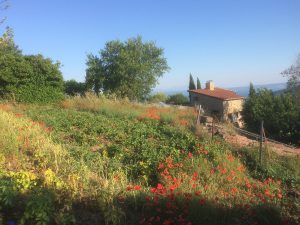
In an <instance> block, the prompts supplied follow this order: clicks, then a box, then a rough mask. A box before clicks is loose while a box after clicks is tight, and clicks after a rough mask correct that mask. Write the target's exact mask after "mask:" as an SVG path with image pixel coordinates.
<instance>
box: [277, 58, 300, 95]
mask: <svg viewBox="0 0 300 225" xmlns="http://www.w3.org/2000/svg"><path fill="white" fill-rule="evenodd" d="M281 74H282V75H283V76H285V77H288V83H287V86H288V90H289V91H292V92H293V93H295V94H296V95H297V96H300V54H299V55H298V57H297V59H296V62H295V64H294V65H292V66H290V68H288V69H286V70H284V71H283V72H282V73H281Z"/></svg>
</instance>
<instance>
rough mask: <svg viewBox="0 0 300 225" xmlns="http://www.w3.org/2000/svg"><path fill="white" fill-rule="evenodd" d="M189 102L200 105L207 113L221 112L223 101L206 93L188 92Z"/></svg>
mask: <svg viewBox="0 0 300 225" xmlns="http://www.w3.org/2000/svg"><path fill="white" fill-rule="evenodd" d="M190 97H191V104H192V105H201V107H202V108H203V109H204V112H205V113H206V114H208V115H210V114H211V113H223V111H224V110H223V101H222V100H221V99H217V98H212V97H208V96H206V95H201V94H196V93H192V92H190Z"/></svg>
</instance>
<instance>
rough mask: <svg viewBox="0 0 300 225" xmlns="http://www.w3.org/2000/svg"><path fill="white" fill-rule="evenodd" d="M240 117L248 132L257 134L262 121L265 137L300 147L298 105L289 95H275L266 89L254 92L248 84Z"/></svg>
mask: <svg viewBox="0 0 300 225" xmlns="http://www.w3.org/2000/svg"><path fill="white" fill-rule="evenodd" d="M242 116H243V120H244V122H245V126H246V128H247V129H248V130H250V131H253V132H256V133H257V132H259V129H260V122H261V121H262V120H263V121H264V127H265V130H266V134H267V136H269V137H271V138H274V139H277V140H280V141H284V142H287V143H294V144H297V145H300V138H299V137H300V104H299V100H297V98H296V97H294V96H292V95H291V94H290V93H282V94H280V95H275V94H274V93H273V92H272V91H271V90H267V89H260V90H258V91H256V90H255V89H254V87H253V85H252V84H250V90H249V97H248V98H247V99H246V101H245V104H244V108H243V111H242Z"/></svg>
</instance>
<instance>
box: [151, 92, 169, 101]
mask: <svg viewBox="0 0 300 225" xmlns="http://www.w3.org/2000/svg"><path fill="white" fill-rule="evenodd" d="M167 99H168V97H167V96H166V95H165V93H162V92H158V93H156V94H154V95H151V96H150V97H149V98H148V102H150V103H160V102H165V101H166V100H167Z"/></svg>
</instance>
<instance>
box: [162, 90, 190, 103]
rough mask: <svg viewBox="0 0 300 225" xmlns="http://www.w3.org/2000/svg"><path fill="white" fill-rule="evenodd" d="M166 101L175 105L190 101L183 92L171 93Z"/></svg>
mask: <svg viewBox="0 0 300 225" xmlns="http://www.w3.org/2000/svg"><path fill="white" fill-rule="evenodd" d="M166 102H167V103H169V104H174V105H187V104H188V103H189V99H188V97H186V96H185V95H183V94H182V93H179V94H174V95H170V96H169V98H168V99H167V101H166Z"/></svg>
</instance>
